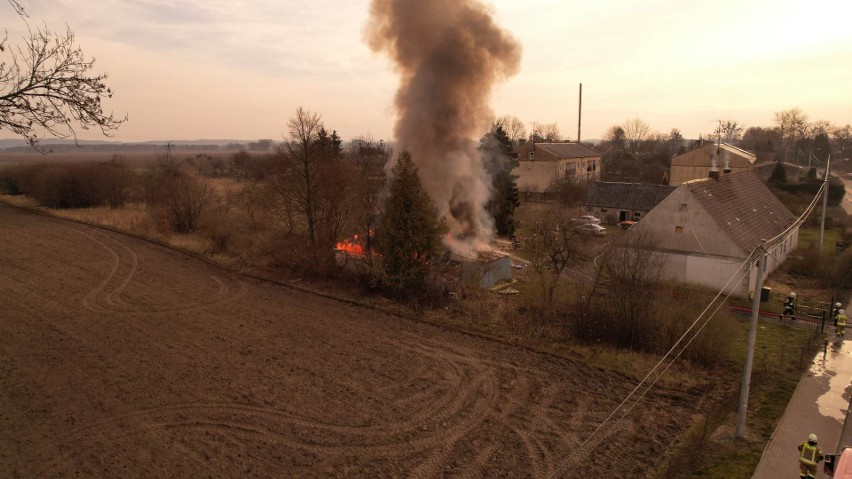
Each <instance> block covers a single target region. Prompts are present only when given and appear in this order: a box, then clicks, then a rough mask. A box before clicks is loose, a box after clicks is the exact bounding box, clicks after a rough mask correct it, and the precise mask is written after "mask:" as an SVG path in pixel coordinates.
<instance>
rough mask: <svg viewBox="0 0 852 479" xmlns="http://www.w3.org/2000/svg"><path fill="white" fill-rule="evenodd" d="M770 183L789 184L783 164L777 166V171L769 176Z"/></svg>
mask: <svg viewBox="0 0 852 479" xmlns="http://www.w3.org/2000/svg"><path fill="white" fill-rule="evenodd" d="M769 182H770V183H774V184H776V185H783V184H786V183H787V171H786V170H784V165H782V164H781V162H778V163H776V164H775V169H773V170H772V174H771V175H769Z"/></svg>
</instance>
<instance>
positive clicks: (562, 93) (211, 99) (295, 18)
mask: <svg viewBox="0 0 852 479" xmlns="http://www.w3.org/2000/svg"><path fill="white" fill-rule="evenodd" d="M412 1H428V0H412ZM22 3H23V5H24V6H25V7H26V9H27V11H28V13H29V15H30V19H29V22H30V24H32V25H38V24H39V23H40V22H41V21H44V22H45V23H46V24H47V26H48V27H49V28H51V29H54V30H62V29H64V28H65V24H67V25H68V26H69V27H71V29H72V30H73V31H74V32H75V33H76V35H77V39H78V41H79V43H80V45H81V46H82V48H83V51H84V52H85V53H86V55H88V56H90V57H92V56H93V57H95V58H96V60H97V61H96V63H95V69H96V70H97V71H98V72H106V73H108V74H109V75H110V78H109V81H108V83H109V85H110V86H111V87H112V88H113V90H114V91H115V92H116V93H115V96H114V97H113V99H112V100H110V101H108V102H107V103H106V106H107V108H108V109H112V110H114V111H115V112H116V113H121V114H123V113H125V112H126V113H127V114H128V115H129V121H128V122H127V123H126V124H125V125H123V126H122V127H121V129H120V130H119V131H118V132H117V133H116V135H115V139H118V140H124V141H143V140H153V139H173V140H175V139H200V138H234V139H245V140H250V139H258V138H273V139H280V138H281V137H282V135H283V133H284V130H285V128H286V121H287V119H288V118H289V117H290V116H291V115H292V113H293V111H294V110H295V109H296V107H297V106H299V105H303V106H305V107H306V108H308V109H311V110H314V111H317V112H319V113H321V114H322V115H323V118H324V120H325V123H326V125H327V126H328V127H329V128H332V129H336V130H338V131H339V132H340V134H341V136H342V137H343V138H344V139H350V138H352V137H356V136H359V135H367V134H371V135H372V136H373V137H376V138H391V137H392V134H393V123H394V113H393V110H392V104H393V98H394V92H395V90H396V83H397V82H396V78H395V76H394V74H393V71H392V68H391V66H390V63H389V61H388V60H387V59H386V58H384V57H383V56H379V55H376V54H373V53H371V52H370V51H369V49H368V48H367V47H366V46H365V44H364V42H363V40H362V36H363V34H362V32H363V27H364V24H365V22H366V19H367V13H368V5H369V2H368V0H313V1H306V0H298V1H297V0H254V1H240V0H174V1H168V0H99V1H93V0H23V1H22ZM490 4H491V5H492V6H493V10H494V13H495V15H496V16H497V18H498V22H499V23H500V24H501V25H502V26H503V27H504V28H506V29H507V30H509V31H511V32H512V34H513V35H514V36H515V37H516V38H517V39H518V40H519V41H520V43H521V44H522V45H523V49H524V54H523V63H522V66H521V71H520V73H519V74H518V75H517V76H515V77H514V78H512V79H510V80H509V81H507V82H506V83H505V84H503V85H500V86H499V87H498V88H497V89H496V90H495V94H494V98H493V106H494V111H495V113H496V114H497V115H502V114H513V115H516V116H518V117H519V118H521V119H522V120H524V121H525V122H527V123H528V124H529V123H531V122H533V121H538V122H542V123H551V122H557V123H558V126H559V128H560V130H561V131H562V133H563V135H565V136H568V137H569V138H571V139H576V135H577V100H578V91H577V90H578V84H579V83H581V82H582V83H583V96H584V98H583V111H584V120H583V121H584V126H583V137H584V138H600V137H601V135H602V134H603V132H604V131H605V130H606V129H607V128H608V127H609V126H611V125H614V124H620V123H622V122H624V121H625V120H627V119H629V118H634V117H639V118H642V119H643V120H645V121H646V122H648V123H649V124H651V126H652V127H653V128H654V129H656V130H659V131H663V132H668V131H669V130H670V129H671V128H679V129H680V130H681V131H682V132H683V134H684V135H685V136H686V137H697V136H698V135H699V134H700V133H706V132H708V131H711V130H712V129H713V123H712V122H713V120H716V119H718V118H720V117H721V118H729V119H734V120H737V121H739V122H741V123H744V124H745V125H747V126H755V125H762V126H765V125H771V124H772V118H773V112H775V111H778V110H782V109H789V108H793V107H798V108H800V109H802V110H803V111H804V112H805V113H807V114H808V116H809V118H810V119H811V120H828V121H831V122H832V123H836V124H846V123H852V28H850V24H849V19H850V18H852V1H849V0H809V1H805V0H716V1H714V2H706V1H697V0H686V1H684V0H643V1H638V0H598V1H595V2H589V1H573V2H572V1H565V0H560V1H557V0H493V1H491V2H490ZM0 12H2V15H0V18H3V20H4V22H3V23H4V24H5V25H4V26H5V27H6V29H7V30H8V32H9V41H10V43H11V44H15V43H19V40H20V38H21V36H22V34H23V28H24V24H23V23H22V22H21V21H19V19H18V18H16V17H15V15H14V12H13V10H12V9H11V7H10V6H8V4H7V3H6V2H3V3H0ZM0 137H4V138H8V137H12V136H11V135H10V134H9V133H8V132H6V131H0ZM81 137H83V138H98V136H96V135H94V134H87V135H81Z"/></svg>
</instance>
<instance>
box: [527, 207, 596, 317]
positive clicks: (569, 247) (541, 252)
mask: <svg viewBox="0 0 852 479" xmlns="http://www.w3.org/2000/svg"><path fill="white" fill-rule="evenodd" d="M523 242H524V244H525V245H526V248H527V250H528V259H529V261H530V267H531V269H532V270H533V272H534V273H535V275H536V278H537V279H538V281H539V284H538V285H537V286H538V288H537V289H538V290H539V291H538V293H539V295H540V299H541V304H542V305H543V306H545V307H550V306H551V305H552V304H553V300H554V294H555V292H556V289H557V288H558V287H559V283H560V281H561V279H562V273H564V272H565V270H566V269H567V268H568V266H570V265H571V264H573V263H575V262H576V261H579V260H581V259H583V258H584V254H583V249H582V247H581V244H580V243H581V239H580V237H579V233H578V232H577V231H576V230H575V228H574V226H573V225H572V224H571V219H570V217H569V215H568V214H567V213H565V212H564V210H557V209H553V210H550V211H548V212H547V213H545V214H544V215H543V216H542V217H540V218H538V219H537V220H536V221H533V222H531V223H530V224H529V226H528V228H526V234H525V236H524V238H523Z"/></svg>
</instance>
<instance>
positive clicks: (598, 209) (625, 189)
mask: <svg viewBox="0 0 852 479" xmlns="http://www.w3.org/2000/svg"><path fill="white" fill-rule="evenodd" d="M674 190H675V187H674V186H668V185H646V184H642V183H618V182H605V181H595V182H592V183H589V189H588V190H587V191H586V198H585V199H584V200H583V208H584V209H585V211H586V212H587V213H589V214H592V215H594V216H597V217H598V218H601V219H602V220H604V221H605V222H607V223H616V222H619V221H639V220H640V219H641V218H644V217H645V215H646V214H648V212H649V211H651V210H652V209H654V207H655V206H657V204H659V203H660V202H661V201H663V200H664V199H666V197H667V196H669V194H671V192H672V191H674Z"/></svg>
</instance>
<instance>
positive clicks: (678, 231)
mask: <svg viewBox="0 0 852 479" xmlns="http://www.w3.org/2000/svg"><path fill="white" fill-rule="evenodd" d="M675 234H679V235H682V234H683V226H675Z"/></svg>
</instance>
